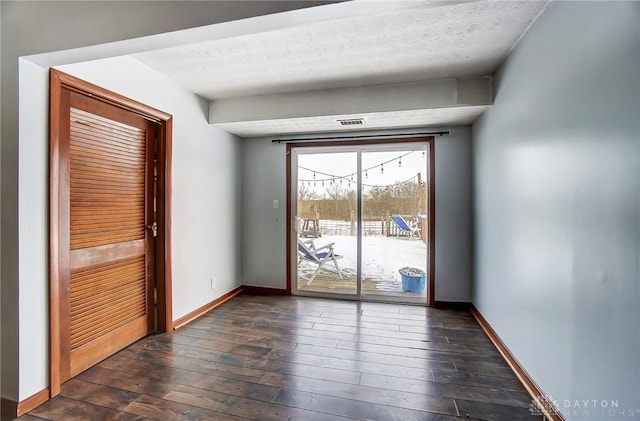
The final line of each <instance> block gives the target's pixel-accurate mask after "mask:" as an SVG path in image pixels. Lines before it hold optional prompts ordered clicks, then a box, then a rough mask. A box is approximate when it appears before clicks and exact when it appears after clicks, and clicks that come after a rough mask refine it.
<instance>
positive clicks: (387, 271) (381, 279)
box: [299, 235, 427, 291]
mask: <svg viewBox="0 0 640 421" xmlns="http://www.w3.org/2000/svg"><path fill="white" fill-rule="evenodd" d="M356 239H357V238H356V237H355V236H348V235H323V236H322V237H320V238H316V239H314V242H315V245H316V247H321V246H323V245H325V244H327V243H335V244H334V246H333V249H334V251H335V253H336V254H339V255H342V256H343V257H342V258H341V259H339V260H338V264H339V265H340V270H341V271H342V273H343V276H344V277H345V278H351V277H352V278H353V279H354V280H355V275H356V272H357V270H356V268H357V242H356ZM362 257H363V258H362V272H363V277H362V278H363V279H370V280H371V281H373V282H376V283H377V284H378V286H377V287H376V289H380V290H387V289H388V290H390V291H392V290H393V291H397V290H398V289H400V290H401V288H402V287H401V283H402V278H401V277H400V273H399V272H398V270H399V269H400V268H403V267H405V266H409V267H414V268H418V269H422V270H423V271H425V272H426V271H427V270H426V269H427V246H426V245H425V244H424V243H423V242H422V240H420V239H416V238H413V239H407V238H406V237H405V238H402V237H400V238H396V237H385V236H365V237H363V243H362ZM316 267H317V266H315V265H314V264H312V263H308V262H303V263H301V265H300V267H299V272H300V275H301V276H302V277H305V278H306V277H309V276H311V275H312V274H313V271H314V270H315V269H316ZM324 268H325V269H327V270H329V271H330V270H334V267H333V264H332V263H325V265H324Z"/></svg>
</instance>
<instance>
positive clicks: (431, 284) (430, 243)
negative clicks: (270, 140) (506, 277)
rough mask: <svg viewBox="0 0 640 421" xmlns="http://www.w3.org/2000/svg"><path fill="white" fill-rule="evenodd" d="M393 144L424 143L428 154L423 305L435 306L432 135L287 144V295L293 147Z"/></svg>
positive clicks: (290, 264) (290, 260) (290, 268)
mask: <svg viewBox="0 0 640 421" xmlns="http://www.w3.org/2000/svg"><path fill="white" fill-rule="evenodd" d="M394 143H426V144H427V152H428V155H429V157H428V158H429V161H428V167H427V172H428V174H429V180H428V184H429V192H428V195H427V208H428V210H429V218H428V219H427V222H428V227H429V230H428V231H429V236H428V238H427V247H428V250H429V254H428V259H429V262H428V263H429V270H428V275H429V280H428V283H427V289H428V291H429V297H428V298H429V301H428V302H427V303H426V304H427V305H428V306H429V307H434V306H435V305H436V298H435V296H436V280H435V275H436V269H435V267H436V266H435V265H436V169H435V162H436V159H435V137H434V136H415V135H414V136H411V135H406V136H404V137H403V136H402V135H398V136H397V137H391V138H380V137H376V136H371V137H370V138H363V139H349V138H345V140H341V141H317V142H316V141H311V142H307V141H305V142H296V141H295V140H292V141H291V142H287V150H286V166H287V168H286V188H287V196H286V197H287V204H286V208H287V209H286V211H287V222H286V229H287V239H286V244H287V256H286V264H287V288H286V293H287V295H291V291H292V288H291V287H292V282H293V273H292V271H293V259H294V255H295V253H293V252H292V241H291V235H292V234H291V232H292V229H293V222H292V220H291V201H292V200H293V197H292V191H291V183H292V181H293V180H292V179H291V150H292V149H293V148H301V147H318V146H368V145H384V144H394Z"/></svg>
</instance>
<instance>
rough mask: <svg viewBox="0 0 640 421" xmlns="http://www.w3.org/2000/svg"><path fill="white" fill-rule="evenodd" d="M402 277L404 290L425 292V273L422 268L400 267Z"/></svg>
mask: <svg viewBox="0 0 640 421" xmlns="http://www.w3.org/2000/svg"><path fill="white" fill-rule="evenodd" d="M398 272H400V276H401V277H402V291H404V292H424V289H425V286H426V285H425V284H426V282H425V273H424V271H423V270H421V269H417V268H410V267H404V268H402V269H400V270H399V271H398Z"/></svg>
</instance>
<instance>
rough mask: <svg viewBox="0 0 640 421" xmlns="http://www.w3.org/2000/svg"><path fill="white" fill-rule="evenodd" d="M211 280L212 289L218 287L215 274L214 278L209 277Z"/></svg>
mask: <svg viewBox="0 0 640 421" xmlns="http://www.w3.org/2000/svg"><path fill="white" fill-rule="evenodd" d="M209 281H210V283H211V289H216V277H215V276H214V277H212V278H209Z"/></svg>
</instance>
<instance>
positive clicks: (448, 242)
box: [242, 127, 472, 302]
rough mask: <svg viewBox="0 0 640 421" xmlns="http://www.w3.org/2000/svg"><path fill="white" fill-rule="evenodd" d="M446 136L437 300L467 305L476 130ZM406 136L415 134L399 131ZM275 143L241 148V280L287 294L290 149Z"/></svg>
mask: <svg viewBox="0 0 640 421" xmlns="http://www.w3.org/2000/svg"><path fill="white" fill-rule="evenodd" d="M426 130H431V131H437V130H440V129H433V128H430V129H426ZM446 130H450V131H451V134H450V135H449V136H443V137H436V144H435V149H436V151H435V159H436V164H435V171H436V299H437V300H443V301H467V302H468V301H470V299H471V277H472V273H471V272H472V269H471V268H472V264H471V258H472V256H471V250H472V227H471V225H472V215H471V210H472V205H471V187H472V182H471V130H470V128H469V127H453V128H448V129H446ZM417 131H420V130H417ZM423 131H424V130H423ZM402 132H406V133H409V132H411V130H394V133H402ZM413 132H416V129H413ZM376 133H382V132H376ZM308 136H309V135H305V137H308ZM272 139H273V137H269V138H255V139H245V140H244V141H243V144H242V160H243V174H242V180H243V182H242V192H243V194H242V197H243V199H242V200H243V203H242V212H243V213H242V221H243V224H242V226H243V235H242V240H243V241H242V271H243V272H242V279H243V283H244V284H245V285H254V286H262V287H269V288H285V287H286V261H285V260H286V246H285V241H286V227H285V224H286V211H285V203H286V188H285V181H286V180H285V169H286V161H285V150H286V147H285V145H284V144H277V143H275V144H274V143H272V142H271V140H272ZM273 200H279V201H280V209H273Z"/></svg>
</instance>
